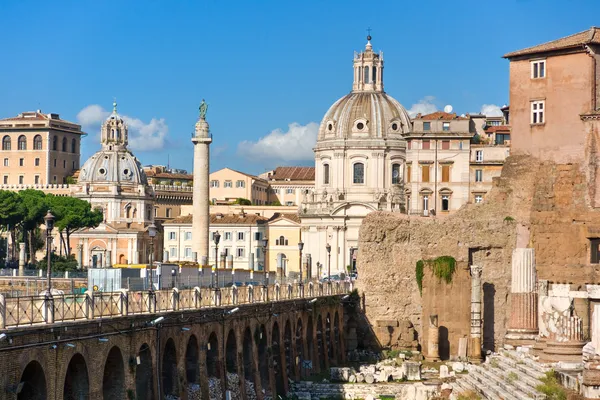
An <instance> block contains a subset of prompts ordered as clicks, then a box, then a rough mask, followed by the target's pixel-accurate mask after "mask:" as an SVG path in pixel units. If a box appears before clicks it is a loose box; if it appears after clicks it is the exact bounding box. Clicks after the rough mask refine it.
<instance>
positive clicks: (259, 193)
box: [209, 168, 269, 206]
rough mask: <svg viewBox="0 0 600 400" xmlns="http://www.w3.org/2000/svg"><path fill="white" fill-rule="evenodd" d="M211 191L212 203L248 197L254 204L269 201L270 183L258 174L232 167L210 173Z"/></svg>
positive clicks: (224, 202)
mask: <svg viewBox="0 0 600 400" xmlns="http://www.w3.org/2000/svg"><path fill="white" fill-rule="evenodd" d="M209 179H210V182H209V193H210V200H211V202H212V204H214V205H218V204H231V203H234V202H235V201H236V200H237V199H247V200H250V202H252V204H253V205H259V206H260V205H264V204H267V202H268V194H269V193H268V189H269V183H268V182H267V181H266V180H265V179H262V178H260V177H258V176H254V175H250V174H246V173H244V172H240V171H236V170H234V169H231V168H223V169H220V170H218V171H215V172H213V173H211V174H210V178H209Z"/></svg>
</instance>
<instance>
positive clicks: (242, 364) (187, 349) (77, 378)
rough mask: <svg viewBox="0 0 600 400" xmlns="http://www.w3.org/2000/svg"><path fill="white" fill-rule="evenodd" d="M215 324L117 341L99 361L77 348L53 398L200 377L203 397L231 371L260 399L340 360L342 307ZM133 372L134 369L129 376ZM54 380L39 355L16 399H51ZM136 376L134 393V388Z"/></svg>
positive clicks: (170, 386)
mask: <svg viewBox="0 0 600 400" xmlns="http://www.w3.org/2000/svg"><path fill="white" fill-rule="evenodd" d="M313 316H314V317H315V318H314V319H313ZM211 328H212V329H210V328H209V329H208V330H206V331H205V332H207V333H208V334H207V335H206V336H205V335H203V334H202V333H201V332H198V331H197V330H196V329H192V332H191V333H189V334H185V335H183V336H176V335H175V334H173V332H172V331H171V332H170V333H171V335H165V336H166V337H165V338H163V341H160V340H159V342H158V343H160V345H159V346H155V344H152V343H151V342H147V343H146V342H145V343H143V344H141V346H140V347H139V348H137V349H136V350H137V351H136V352H135V354H132V355H130V356H129V355H127V354H126V353H127V352H125V353H123V352H122V350H121V348H120V347H119V345H113V346H112V347H111V348H110V350H109V351H108V353H105V354H107V355H106V357H105V359H104V360H102V361H100V360H98V359H97V358H94V359H90V358H89V357H88V359H87V360H86V357H85V356H84V355H83V354H88V353H87V352H85V351H82V352H75V353H74V354H73V355H72V356H70V359H69V360H68V366H67V367H66V372H65V373H64V378H63V379H62V381H61V380H60V377H59V378H58V380H55V383H54V385H51V387H54V391H55V392H56V394H55V396H56V398H63V399H65V400H80V399H92V398H94V399H95V398H99V399H100V398H102V399H124V398H131V397H130V396H131V395H134V397H133V398H137V399H155V398H157V397H158V398H163V397H164V396H168V395H171V396H177V397H178V396H181V395H183V391H184V390H185V387H186V385H191V384H198V385H200V387H201V389H202V395H203V396H202V397H203V398H205V399H208V384H207V383H208V379H210V378H213V379H217V380H219V381H220V382H221V387H222V388H224V389H225V388H226V389H232V386H231V385H232V384H233V383H231V382H228V378H227V373H230V374H231V373H233V374H237V375H238V376H239V377H240V388H239V391H240V392H241V393H242V394H245V393H246V392H245V390H246V381H248V382H251V383H252V384H253V385H254V388H255V390H256V392H257V395H258V398H259V399H262V398H264V397H276V396H278V395H280V396H282V397H283V396H284V395H285V393H286V392H287V390H288V378H290V379H300V378H301V377H306V376H308V375H310V374H311V373H319V372H320V371H322V370H324V369H325V368H328V367H329V366H330V365H337V364H338V363H340V362H341V361H342V359H343V357H342V354H343V348H344V346H343V344H342V336H341V331H340V316H339V314H338V312H337V311H336V312H335V313H334V314H333V315H332V314H331V313H327V314H326V315H323V316H322V315H321V314H314V315H313V314H309V315H308V316H305V317H304V318H303V317H300V318H298V319H297V320H294V319H285V320H283V321H281V320H274V321H272V323H257V324H254V325H250V326H246V327H245V328H244V329H243V330H239V329H236V327H235V323H234V325H233V326H228V327H225V326H224V325H223V326H222V327H219V324H216V325H214V326H212V327H211ZM179 330H180V331H182V330H181V328H179ZM180 352H183V353H180ZM90 354H91V352H90ZM124 356H127V358H124ZM153 358H155V359H156V363H153ZM127 360H129V361H127ZM100 362H102V363H103V367H102V375H101V376H102V380H101V381H99V379H100V376H99V375H97V373H95V372H93V371H98V369H95V368H94V367H98V366H100V364H99V363H100ZM128 364H129V365H128ZM127 366H128V368H127ZM153 366H154V367H153ZM157 367H158V368H157ZM157 370H158V371H157ZM128 371H129V372H130V373H131V374H132V375H133V376H129V375H126V374H127V373H128ZM155 372H158V375H156V374H155ZM53 379H55V378H51V377H48V376H46V374H45V371H44V368H43V367H42V365H41V364H40V363H39V362H38V361H37V360H33V361H30V362H29V363H28V364H27V365H26V367H25V369H24V370H23V372H22V374H21V379H20V386H21V388H20V391H18V395H17V399H19V400H21V399H28V400H30V399H32V400H42V399H47V398H54V397H53V396H49V392H48V391H49V390H50V389H49V386H48V385H47V383H48V382H47V381H48V380H53ZM92 381H93V382H92ZM127 382H129V384H128V383H127ZM132 382H135V386H134V387H135V393H131V392H132V389H133V387H132V386H131V385H130V384H131V383H132ZM92 387H94V388H96V389H92ZM60 389H62V396H61V395H60V393H61V392H60Z"/></svg>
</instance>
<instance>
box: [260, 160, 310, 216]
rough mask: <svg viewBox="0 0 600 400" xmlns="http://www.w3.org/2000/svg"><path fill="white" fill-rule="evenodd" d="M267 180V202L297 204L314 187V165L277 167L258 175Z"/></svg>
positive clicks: (283, 204)
mask: <svg viewBox="0 0 600 400" xmlns="http://www.w3.org/2000/svg"><path fill="white" fill-rule="evenodd" d="M260 177H261V178H263V179H266V180H267V181H268V182H269V203H271V204H280V205H282V206H298V205H299V204H300V203H301V202H302V199H303V197H304V195H305V193H307V192H308V191H311V190H314V188H315V167H277V168H275V169H274V170H272V171H269V172H265V173H264V174H261V175H260Z"/></svg>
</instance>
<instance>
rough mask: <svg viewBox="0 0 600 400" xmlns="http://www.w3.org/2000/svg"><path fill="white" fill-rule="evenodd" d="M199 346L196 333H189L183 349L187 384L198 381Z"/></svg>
mask: <svg viewBox="0 0 600 400" xmlns="http://www.w3.org/2000/svg"><path fill="white" fill-rule="evenodd" d="M198 361H199V347H198V339H196V335H190V338H189V339H188V343H187V348H186V350H185V377H186V380H187V383H188V385H189V384H190V383H200V366H199V362H198Z"/></svg>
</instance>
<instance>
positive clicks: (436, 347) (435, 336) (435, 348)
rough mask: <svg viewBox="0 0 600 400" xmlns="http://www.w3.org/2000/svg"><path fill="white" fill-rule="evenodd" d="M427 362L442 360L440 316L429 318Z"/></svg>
mask: <svg viewBox="0 0 600 400" xmlns="http://www.w3.org/2000/svg"><path fill="white" fill-rule="evenodd" d="M425 359H426V360H427V361H439V360H440V331H439V327H438V316H437V315H430V316H429V328H428V330H427V354H426V356H425Z"/></svg>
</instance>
